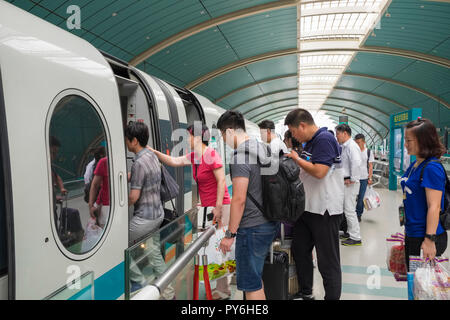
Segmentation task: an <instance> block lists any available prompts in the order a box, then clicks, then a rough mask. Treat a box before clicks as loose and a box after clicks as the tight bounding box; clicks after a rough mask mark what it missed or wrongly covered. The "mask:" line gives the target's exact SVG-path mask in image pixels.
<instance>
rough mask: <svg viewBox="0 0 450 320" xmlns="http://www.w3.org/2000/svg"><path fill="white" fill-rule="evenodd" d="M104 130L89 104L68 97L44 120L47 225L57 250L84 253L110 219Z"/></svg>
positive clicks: (86, 101)
mask: <svg viewBox="0 0 450 320" xmlns="http://www.w3.org/2000/svg"><path fill="white" fill-rule="evenodd" d="M105 137H106V133H105V128H104V126H103V124H102V120H101V118H100V116H99V115H98V113H97V111H96V110H95V108H94V107H93V105H92V104H91V103H90V102H89V101H88V100H86V99H85V98H83V97H81V96H78V95H68V96H65V97H64V98H62V99H61V100H60V101H59V102H58V104H57V105H56V107H55V109H54V112H53V114H52V118H51V121H50V131H49V146H50V150H49V151H50V159H51V172H50V173H49V174H50V175H51V181H52V185H53V192H52V194H53V196H52V198H53V199H52V203H53V219H52V220H53V224H54V227H55V230H56V234H57V236H58V237H59V240H60V242H61V243H62V244H63V246H64V247H65V248H66V249H67V250H68V251H70V252H71V253H73V254H85V253H87V252H88V251H90V250H91V249H92V248H94V247H95V245H96V244H97V243H98V242H99V241H100V238H101V236H102V234H103V230H104V229H105V227H106V225H107V222H108V218H109V215H110V207H109V205H110V203H109V199H110V190H109V185H110V179H109V169H108V168H109V161H108V157H107V155H108V151H107V148H108V146H107V143H106V138H105Z"/></svg>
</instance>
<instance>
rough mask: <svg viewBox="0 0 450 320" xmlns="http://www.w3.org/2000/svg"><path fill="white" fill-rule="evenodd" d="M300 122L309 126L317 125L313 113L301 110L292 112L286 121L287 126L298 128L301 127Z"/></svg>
mask: <svg viewBox="0 0 450 320" xmlns="http://www.w3.org/2000/svg"><path fill="white" fill-rule="evenodd" d="M300 122H304V123H306V124H309V125H312V124H315V122H314V119H313V117H312V115H311V113H309V111H308V110H305V109H301V108H298V109H294V110H292V111H291V112H289V113H288V114H287V116H286V118H285V119H284V125H285V126H294V127H298V126H299V125H300Z"/></svg>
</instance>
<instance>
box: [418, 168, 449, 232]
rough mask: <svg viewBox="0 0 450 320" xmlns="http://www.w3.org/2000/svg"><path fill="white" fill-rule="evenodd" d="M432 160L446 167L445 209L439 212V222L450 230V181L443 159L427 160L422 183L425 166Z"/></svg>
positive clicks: (421, 176)
mask: <svg viewBox="0 0 450 320" xmlns="http://www.w3.org/2000/svg"><path fill="white" fill-rule="evenodd" d="M430 162H438V163H440V165H441V166H442V169H444V174H445V179H446V183H445V190H444V210H441V212H440V214H439V222H440V223H441V226H442V228H444V230H450V182H449V179H448V176H447V172H446V171H445V168H444V166H443V165H442V163H441V161H439V160H430V159H429V160H425V163H424V165H423V167H422V170H421V171H420V183H422V181H423V172H424V170H425V167H426V166H427V165H428V163H430Z"/></svg>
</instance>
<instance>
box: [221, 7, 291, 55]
mask: <svg viewBox="0 0 450 320" xmlns="http://www.w3.org/2000/svg"><path fill="white" fill-rule="evenodd" d="M296 19H297V13H296V8H295V7H293V8H287V9H281V10H275V11H271V12H270V13H269V12H268V13H262V14H258V15H254V16H250V17H247V18H243V19H239V20H236V21H232V22H229V23H226V24H223V25H221V26H219V27H218V28H219V29H220V30H221V31H222V32H223V34H224V35H225V37H226V38H227V39H228V41H229V42H230V44H231V45H232V47H233V48H234V49H235V50H236V53H237V55H238V56H239V57H240V58H241V59H245V58H248V57H252V56H256V55H259V54H262V53H266V52H270V51H275V50H283V49H290V48H295V47H296V46H297V43H296V41H297V40H296V36H297V21H296Z"/></svg>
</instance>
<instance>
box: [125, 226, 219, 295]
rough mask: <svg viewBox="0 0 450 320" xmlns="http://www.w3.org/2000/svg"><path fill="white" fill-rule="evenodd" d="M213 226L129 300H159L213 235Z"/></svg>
mask: <svg viewBox="0 0 450 320" xmlns="http://www.w3.org/2000/svg"><path fill="white" fill-rule="evenodd" d="M215 229H216V227H215V226H211V227H209V228H208V229H206V231H205V232H203V233H202V235H201V236H200V237H199V238H198V239H197V240H195V241H194V242H193V243H192V244H191V245H190V246H189V248H188V249H187V250H186V251H184V252H183V254H182V255H181V256H180V257H179V258H178V259H177V260H176V261H175V262H174V264H172V265H171V266H170V267H169V269H167V271H166V272H165V273H164V274H163V275H161V276H160V277H159V278H158V279H156V280H155V282H153V283H152V284H149V285H147V286H145V287H144V288H143V289H141V291H140V292H138V293H137V294H136V295H135V296H134V297H133V298H131V300H157V299H159V297H160V295H161V292H163V291H164V290H165V289H166V288H167V286H168V285H169V284H170V283H171V282H172V281H173V280H175V278H176V277H177V275H178V274H179V273H180V272H181V271H182V270H183V269H184V267H185V266H186V265H187V264H188V263H189V261H191V259H192V258H194V256H195V255H196V254H197V253H198V251H199V250H200V249H201V248H202V247H203V246H204V245H205V243H206V242H207V241H208V240H209V238H211V236H212V235H213V234H214V233H215Z"/></svg>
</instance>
